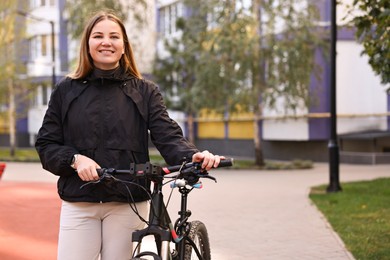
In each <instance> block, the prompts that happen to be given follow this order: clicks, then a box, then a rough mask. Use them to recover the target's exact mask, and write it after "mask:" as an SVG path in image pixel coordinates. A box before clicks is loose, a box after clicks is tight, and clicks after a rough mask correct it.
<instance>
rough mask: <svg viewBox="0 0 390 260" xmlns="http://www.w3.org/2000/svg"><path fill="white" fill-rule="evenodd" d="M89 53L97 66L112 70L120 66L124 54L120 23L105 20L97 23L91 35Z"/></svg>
mask: <svg viewBox="0 0 390 260" xmlns="http://www.w3.org/2000/svg"><path fill="white" fill-rule="evenodd" d="M88 43H89V53H90V54H91V57H92V59H93V64H94V65H95V67H96V68H99V69H102V70H111V69H115V68H116V67H118V66H119V60H120V59H121V57H122V55H123V54H124V52H125V51H124V43H123V34H122V31H121V28H120V27H119V25H118V24H117V23H115V22H113V21H111V20H103V21H101V22H99V23H97V24H96V25H95V27H94V28H93V29H92V33H91V36H90V37H89V41H88Z"/></svg>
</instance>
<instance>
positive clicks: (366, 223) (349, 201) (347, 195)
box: [310, 178, 390, 259]
mask: <svg viewBox="0 0 390 260" xmlns="http://www.w3.org/2000/svg"><path fill="white" fill-rule="evenodd" d="M342 187H343V191H342V192H338V193H330V194H326V193H325V189H326V187H325V186H320V187H315V188H313V189H312V191H311V194H310V198H311V199H312V200H313V202H314V203H315V204H316V206H317V207H318V208H319V209H320V210H321V211H322V213H323V214H324V215H325V216H326V218H327V219H328V221H329V222H330V224H331V225H332V227H333V228H334V230H335V231H336V232H337V233H338V234H339V235H340V237H341V239H342V240H343V241H344V243H345V245H346V247H347V248H348V249H349V250H350V251H351V253H352V254H353V255H354V257H355V258H356V259H389V256H390V247H389V243H390V203H389V198H390V189H389V187H390V179H389V178H381V179H376V180H373V181H363V182H353V183H344V184H342Z"/></svg>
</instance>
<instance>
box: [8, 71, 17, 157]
mask: <svg viewBox="0 0 390 260" xmlns="http://www.w3.org/2000/svg"><path fill="white" fill-rule="evenodd" d="M8 92H9V111H8V116H9V148H10V156H11V157H14V156H15V149H16V129H15V122H16V120H15V115H16V112H15V91H14V83H13V80H12V79H11V78H9V79H8Z"/></svg>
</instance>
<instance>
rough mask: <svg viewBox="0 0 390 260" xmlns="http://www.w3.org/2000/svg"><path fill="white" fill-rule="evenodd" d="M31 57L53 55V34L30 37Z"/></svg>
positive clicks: (33, 58) (32, 58)
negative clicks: (51, 50)
mask: <svg viewBox="0 0 390 260" xmlns="http://www.w3.org/2000/svg"><path fill="white" fill-rule="evenodd" d="M29 45H30V46H29V47H30V59H31V60H35V59H37V58H40V57H47V56H50V55H51V52H50V51H49V50H50V47H51V36H50V35H45V34H43V35H37V36H34V37H32V38H31V39H30V42H29Z"/></svg>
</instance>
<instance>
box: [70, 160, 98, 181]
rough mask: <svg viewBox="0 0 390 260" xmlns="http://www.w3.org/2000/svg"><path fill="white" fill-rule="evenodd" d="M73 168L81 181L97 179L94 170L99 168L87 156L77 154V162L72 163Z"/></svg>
mask: <svg viewBox="0 0 390 260" xmlns="http://www.w3.org/2000/svg"><path fill="white" fill-rule="evenodd" d="M74 168H75V170H76V172H77V174H78V175H79V177H80V179H82V180H83V181H95V180H98V179H99V175H98V174H97V172H96V169H99V168H101V167H100V166H99V165H98V164H97V163H96V162H95V161H94V160H92V159H91V158H89V157H87V156H84V155H81V154H79V155H78V157H77V161H76V162H75V163H74Z"/></svg>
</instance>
